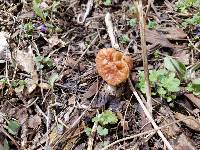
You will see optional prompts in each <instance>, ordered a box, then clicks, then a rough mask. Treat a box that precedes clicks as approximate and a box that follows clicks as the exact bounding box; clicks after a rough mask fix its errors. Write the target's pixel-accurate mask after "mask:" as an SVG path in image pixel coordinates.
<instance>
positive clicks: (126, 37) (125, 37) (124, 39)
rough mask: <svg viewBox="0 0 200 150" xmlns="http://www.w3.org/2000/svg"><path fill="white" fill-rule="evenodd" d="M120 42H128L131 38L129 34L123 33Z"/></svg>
mask: <svg viewBox="0 0 200 150" xmlns="http://www.w3.org/2000/svg"><path fill="white" fill-rule="evenodd" d="M119 42H120V43H122V44H127V43H128V42H129V38H128V36H127V35H123V36H121V37H120V38H119Z"/></svg>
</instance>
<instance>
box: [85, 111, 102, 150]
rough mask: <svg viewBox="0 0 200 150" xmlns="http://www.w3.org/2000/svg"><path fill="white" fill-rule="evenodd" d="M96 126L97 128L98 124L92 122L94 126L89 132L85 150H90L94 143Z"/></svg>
mask: <svg viewBox="0 0 200 150" xmlns="http://www.w3.org/2000/svg"><path fill="white" fill-rule="evenodd" d="M98 114H99V113H98V112H97V115H98ZM97 126H98V122H94V125H93V127H92V131H91V135H90V137H89V140H88V147H87V150H92V147H93V142H94V136H95V134H96V131H97Z"/></svg>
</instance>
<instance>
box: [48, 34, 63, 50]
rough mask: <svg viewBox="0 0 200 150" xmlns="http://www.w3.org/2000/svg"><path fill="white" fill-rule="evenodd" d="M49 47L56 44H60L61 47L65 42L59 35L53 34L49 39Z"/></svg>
mask: <svg viewBox="0 0 200 150" xmlns="http://www.w3.org/2000/svg"><path fill="white" fill-rule="evenodd" d="M48 43H49V47H50V48H52V47H54V46H56V45H59V46H60V47H64V45H65V42H63V41H62V40H61V39H59V38H58V36H52V37H51V38H50V39H48Z"/></svg>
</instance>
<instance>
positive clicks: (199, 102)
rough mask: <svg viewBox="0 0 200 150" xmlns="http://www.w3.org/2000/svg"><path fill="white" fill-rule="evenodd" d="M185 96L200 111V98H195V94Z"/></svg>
mask: <svg viewBox="0 0 200 150" xmlns="http://www.w3.org/2000/svg"><path fill="white" fill-rule="evenodd" d="M185 96H186V97H187V98H188V99H189V100H190V101H191V102H192V103H194V104H195V105H196V106H197V107H198V108H199V109H200V98H198V97H196V96H194V95H193V94H187V93H186V94H185Z"/></svg>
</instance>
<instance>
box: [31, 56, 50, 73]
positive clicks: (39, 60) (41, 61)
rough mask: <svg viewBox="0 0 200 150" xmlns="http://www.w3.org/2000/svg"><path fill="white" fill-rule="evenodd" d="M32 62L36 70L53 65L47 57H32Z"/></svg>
mask: <svg viewBox="0 0 200 150" xmlns="http://www.w3.org/2000/svg"><path fill="white" fill-rule="evenodd" d="M34 61H35V63H36V66H37V69H38V70H39V69H43V68H44V66H45V65H46V66H48V67H51V66H52V65H53V61H52V60H51V58H49V57H48V56H47V57H45V56H36V57H34Z"/></svg>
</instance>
